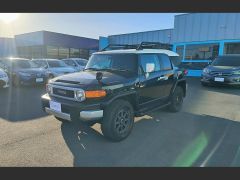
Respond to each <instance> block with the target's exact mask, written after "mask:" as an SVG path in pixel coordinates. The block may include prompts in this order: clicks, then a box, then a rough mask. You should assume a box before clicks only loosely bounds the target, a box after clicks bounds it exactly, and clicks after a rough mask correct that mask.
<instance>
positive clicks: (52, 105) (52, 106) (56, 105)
mask: <svg viewBox="0 0 240 180" xmlns="http://www.w3.org/2000/svg"><path fill="white" fill-rule="evenodd" d="M49 106H50V109H52V110H55V111H57V112H62V106H61V103H59V102H56V101H49Z"/></svg>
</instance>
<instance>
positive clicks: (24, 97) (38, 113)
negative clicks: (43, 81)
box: [0, 86, 47, 122]
mask: <svg viewBox="0 0 240 180" xmlns="http://www.w3.org/2000/svg"><path fill="white" fill-rule="evenodd" d="M44 93H45V88H44V86H36V87H17V88H15V87H9V88H7V89H1V90H0V118H2V119H4V120H7V121H11V122H17V121H25V120H33V119H37V118H40V117H43V116H46V115H47V114H46V113H45V112H43V111H42V107H41V95H42V94H44Z"/></svg>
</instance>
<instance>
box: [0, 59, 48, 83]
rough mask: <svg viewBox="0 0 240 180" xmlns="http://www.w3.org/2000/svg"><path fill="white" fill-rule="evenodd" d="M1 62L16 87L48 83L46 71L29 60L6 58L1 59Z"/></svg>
mask: <svg viewBox="0 0 240 180" xmlns="http://www.w3.org/2000/svg"><path fill="white" fill-rule="evenodd" d="M0 62H1V64H2V66H4V69H5V71H6V72H7V74H8V76H9V78H10V80H11V83H12V84H13V85H14V86H20V85H32V84H44V83H46V82H47V73H46V70H45V69H43V68H40V67H39V66H38V65H37V64H34V63H33V62H31V61H30V60H28V59H23V58H5V59H0Z"/></svg>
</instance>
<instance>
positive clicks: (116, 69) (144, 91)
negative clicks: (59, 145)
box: [42, 46, 187, 141]
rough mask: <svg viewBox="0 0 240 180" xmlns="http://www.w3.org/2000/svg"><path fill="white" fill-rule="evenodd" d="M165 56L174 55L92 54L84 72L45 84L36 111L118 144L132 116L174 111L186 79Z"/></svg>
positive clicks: (132, 51) (158, 52)
mask: <svg viewBox="0 0 240 180" xmlns="http://www.w3.org/2000/svg"><path fill="white" fill-rule="evenodd" d="M144 47H146V46H144ZM170 56H178V54H177V53H175V52H172V51H169V50H164V49H144V48H137V49H126V50H109V51H102V52H96V53H93V54H92V56H91V57H90V60H89V62H88V64H87V66H86V68H85V69H84V71H81V72H78V73H74V74H69V75H64V76H60V77H57V78H54V79H52V80H51V81H50V82H49V83H48V84H47V94H45V95H43V96H42V108H43V110H44V111H46V112H47V113H49V114H53V115H54V116H55V117H56V118H57V119H58V120H60V121H63V122H64V121H76V120H81V121H82V122H85V123H86V124H88V125H93V124H94V123H96V122H98V123H100V124H101V129H102V133H103V135H104V136H105V137H107V138H109V139H110V140H112V141H121V140H123V139H125V138H126V137H127V136H128V135H129V134H130V132H131V130H132V128H133V124H134V117H135V116H143V115H145V114H146V113H147V112H150V111H153V110H156V109H159V108H163V107H166V106H168V107H169V109H170V110H171V111H173V112H177V111H180V109H181V107H182V103H183V99H184V97H185V96H186V90H187V85H186V79H185V74H184V72H182V71H180V70H179V69H178V68H174V67H173V64H172V62H171V60H170V58H169V57H170Z"/></svg>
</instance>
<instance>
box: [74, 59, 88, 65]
mask: <svg viewBox="0 0 240 180" xmlns="http://www.w3.org/2000/svg"><path fill="white" fill-rule="evenodd" d="M76 62H77V63H78V65H80V66H86V64H87V61H86V60H76Z"/></svg>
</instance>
